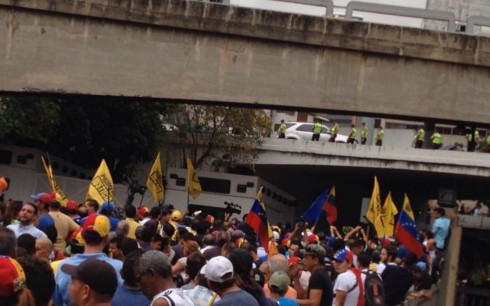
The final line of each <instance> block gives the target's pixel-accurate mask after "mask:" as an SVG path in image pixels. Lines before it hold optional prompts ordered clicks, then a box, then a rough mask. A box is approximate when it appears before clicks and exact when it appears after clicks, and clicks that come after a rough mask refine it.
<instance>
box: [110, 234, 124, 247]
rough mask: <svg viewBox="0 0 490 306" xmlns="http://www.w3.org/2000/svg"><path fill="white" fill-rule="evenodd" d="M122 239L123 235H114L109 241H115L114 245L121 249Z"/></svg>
mask: <svg viewBox="0 0 490 306" xmlns="http://www.w3.org/2000/svg"><path fill="white" fill-rule="evenodd" d="M123 239H124V238H123V237H121V236H116V237H114V238H112V239H111V240H110V241H109V243H115V244H116V246H117V248H118V249H121V247H122V241H123Z"/></svg>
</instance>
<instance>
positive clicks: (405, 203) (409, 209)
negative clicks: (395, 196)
mask: <svg viewBox="0 0 490 306" xmlns="http://www.w3.org/2000/svg"><path fill="white" fill-rule="evenodd" d="M402 210H404V211H405V212H406V213H407V215H408V216H409V217H410V218H412V220H414V221H415V217H414V216H413V210H412V207H410V200H409V199H408V196H407V195H406V194H405V198H404V199H403V208H402Z"/></svg>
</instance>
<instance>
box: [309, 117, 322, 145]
mask: <svg viewBox="0 0 490 306" xmlns="http://www.w3.org/2000/svg"><path fill="white" fill-rule="evenodd" d="M321 132H322V124H321V123H320V120H316V121H315V124H314V125H313V135H311V141H319V140H320V133H321Z"/></svg>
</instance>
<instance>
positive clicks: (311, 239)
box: [308, 234, 320, 244]
mask: <svg viewBox="0 0 490 306" xmlns="http://www.w3.org/2000/svg"><path fill="white" fill-rule="evenodd" d="M318 241H320V238H318V235H315V234H313V235H310V237H308V243H309V244H311V243H318Z"/></svg>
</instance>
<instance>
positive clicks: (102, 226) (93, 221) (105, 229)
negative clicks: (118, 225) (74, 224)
mask: <svg viewBox="0 0 490 306" xmlns="http://www.w3.org/2000/svg"><path fill="white" fill-rule="evenodd" d="M110 229H111V222H110V221H109V218H107V217H106V216H104V215H97V214H91V215H90V216H88V217H87V219H86V220H85V222H84V223H83V226H82V234H83V236H84V237H85V236H86V235H93V234H97V235H99V236H100V237H101V238H103V237H105V236H107V235H108V234H109V231H110Z"/></svg>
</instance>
